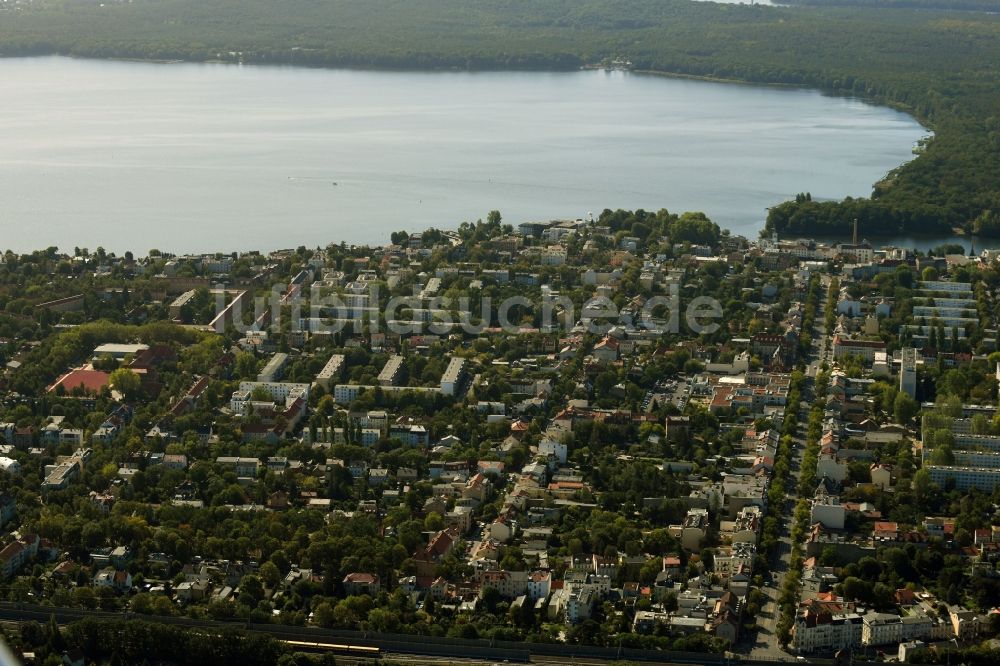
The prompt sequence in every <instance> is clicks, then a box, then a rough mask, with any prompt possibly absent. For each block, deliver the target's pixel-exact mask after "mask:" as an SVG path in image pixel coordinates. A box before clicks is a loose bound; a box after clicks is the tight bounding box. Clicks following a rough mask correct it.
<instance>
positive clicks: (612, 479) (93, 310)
mask: <svg viewBox="0 0 1000 666" xmlns="http://www.w3.org/2000/svg"><path fill="white" fill-rule="evenodd" d="M861 231H863V230H861ZM858 236H859V231H858V229H857V228H856V229H855V238H854V239H853V240H852V241H851V242H829V243H820V242H816V241H811V240H798V239H782V238H778V237H777V236H765V237H762V238H760V239H753V240H750V239H746V238H743V237H739V236H734V235H732V234H730V233H729V232H727V231H724V230H720V229H719V227H718V226H717V225H715V224H714V223H712V222H711V221H710V220H708V219H707V218H706V217H705V216H704V215H702V214H700V213H684V214H681V215H677V214H672V213H669V212H667V211H665V210H661V211H658V212H647V211H642V210H638V211H634V212H630V211H622V210H618V211H612V210H605V211H604V212H603V213H601V214H600V215H597V216H589V217H588V218H587V219H577V220H557V221H551V222H539V223H527V224H520V225H518V226H517V227H514V226H512V225H507V224H504V223H503V220H502V217H501V215H500V213H499V212H497V211H493V212H491V213H490V214H489V215H488V216H487V218H486V220H485V221H482V220H481V221H479V222H476V223H465V224H462V225H461V226H459V227H458V228H457V229H455V230H438V229H428V230H426V231H424V232H422V233H408V232H406V231H399V232H396V233H394V234H392V237H391V239H386V240H387V241H390V242H389V243H388V244H387V245H385V246H382V247H356V246H348V245H346V244H332V245H330V246H328V247H325V248H315V249H307V248H305V247H299V248H297V249H294V250H285V251H276V252H269V253H267V252H262V253H256V252H251V253H243V254H241V253H233V254H205V255H184V256H175V255H172V254H169V253H167V252H166V251H160V250H149V251H148V252H147V253H146V255H145V256H139V255H138V254H132V253H125V254H123V255H120V256H119V255H116V254H113V253H110V252H107V251H105V250H104V249H101V248H98V249H97V250H95V251H90V250H88V249H85V248H75V249H74V251H73V252H72V253H62V252H60V251H59V250H58V249H57V248H49V249H48V250H44V251H38V252H34V253H30V254H21V255H16V254H14V253H11V252H8V253H6V254H5V255H2V256H0V361H2V364H3V374H2V378H0V388H2V405H0V468H2V470H3V472H2V473H0V524H2V532H3V542H2V544H0V548H2V550H0V571H2V576H3V583H2V589H3V598H4V599H5V600H6V601H7V602H9V603H8V606H10V604H16V606H10V607H11V608H15V607H16V608H20V609H34V610H35V611H38V612H40V613H44V615H43V617H48V612H49V609H52V611H51V612H53V613H54V612H55V609H79V610H80V611H85V612H93V613H94V614H95V617H96V616H97V615H98V614H100V613H101V612H107V611H111V612H115V613H118V614H119V615H120V616H121V615H124V616H125V617H129V618H141V619H145V620H147V621H150V622H156V621H157V619H158V618H168V617H169V618H182V617H184V618H191V619H194V620H199V621H206V622H219V623H223V622H230V621H236V622H238V623H239V622H242V623H243V624H244V625H246V626H261V625H275V626H289V627H306V628H314V629H315V630H316V632H317V633H316V635H317V636H320V637H321V636H322V635H323V634H322V631H323V630H361V631H364V632H375V633H376V634H386V635H389V634H410V635H421V636H426V637H432V638H437V639H441V641H446V640H448V639H456V640H457V639H466V640H468V639H488V640H490V641H516V642H524V643H526V644H535V643H537V644H566V645H574V646H600V647H614V648H616V649H619V650H626V649H635V650H669V651H677V652H686V653H687V652H689V653H705V654H706V655H709V654H714V655H727V658H728V656H732V657H733V658H739V657H741V656H743V657H748V658H752V659H759V660H770V661H783V660H789V661H796V660H797V658H798V659H814V658H815V659H834V658H843V657H844V656H845V655H846V656H849V658H850V659H853V660H854V661H865V660H876V659H878V660H898V661H900V662H910V663H943V662H944V660H945V659H946V658H947V659H954V660H955V663H961V662H962V661H963V660H965V661H966V662H967V663H973V661H974V660H975V659H976V658H986V659H987V660H988V659H989V656H988V655H990V654H996V652H995V651H996V650H1000V647H998V646H1000V643H998V642H995V640H996V639H995V638H994V637H996V636H997V635H998V633H1000V571H998V569H997V562H998V561H1000V505H998V504H997V501H998V494H997V487H998V485H1000V414H998V412H997V398H998V396H997V387H998V383H1000V351H998V347H997V314H998V305H1000V303H998V298H997V296H998V294H1000V264H998V259H1000V252H998V251H994V250H985V251H982V252H981V253H968V254H967V253H966V251H964V250H963V248H962V246H960V245H955V246H943V247H940V248H935V249H934V250H932V251H929V252H917V251H914V250H912V249H906V248H898V247H887V248H879V247H876V246H874V245H872V244H870V243H868V242H866V241H864V240H861V239H859V237H858ZM4 608H7V606H4V607H3V608H0V611H3V612H6V611H5V610H4ZM3 617H5V618H6V619H8V620H9V619H11V618H12V617H17V615H16V612H15V614H14V615H13V616H11V615H4V616H3ZM53 617H55V616H54V615H53ZM53 622H54V621H53ZM42 624H44V623H42ZM46 631H47V630H46V629H44V627H42V626H40V625H39V624H38V623H37V622H35V621H33V620H32V621H30V622H23V623H22V627H21V631H20V632H19V633H18V632H12V631H10V630H9V629H8V630H7V633H6V639H7V641H8V643H9V644H12V645H14V646H16V647H17V649H19V650H20V651H21V654H22V656H24V657H25V658H27V659H32V658H34V657H35V656H36V652H37V656H38V657H39V658H40V657H41V656H43V655H44V654H45V653H46V652H45V651H46V650H49V651H53V650H55V652H52V653H53V654H55V653H58V654H59V655H60V656H61V657H62V658H63V660H64V662H65V663H83V662H82V661H76V660H78V659H82V657H81V656H80V654H79V649H71V648H73V645H72V644H73V640H72V639H73V638H74V637H76V638H79V636H77V635H76V634H74V633H73V632H74V627H73V625H71V626H69V627H67V628H65V629H64V630H63V634H65V635H64V636H63V639H62V642H63V643H65V645H62V646H61V647H62V649H60V650H56V648H54V647H53V644H52V640H51V635H49V638H48V639H47V638H46V636H47V634H46ZM48 631H49V634H51V633H52V630H48ZM81 631H83V630H81ZM57 633H58V632H57ZM93 642H94V641H91V643H93ZM76 647H77V648H80V647H81V646H76ZM577 654H584V653H582V652H578V653H577ZM622 654H626V653H624V652H623V653H622ZM977 655H978V656H979V657H977ZM982 655H987V656H986V657H982ZM39 663H41V661H39ZM845 663H846V662H845Z"/></svg>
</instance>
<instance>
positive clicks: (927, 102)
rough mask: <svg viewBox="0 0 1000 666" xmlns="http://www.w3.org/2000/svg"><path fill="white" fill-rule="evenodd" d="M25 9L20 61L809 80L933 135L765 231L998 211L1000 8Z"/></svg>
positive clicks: (52, 1)
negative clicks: (44, 58) (882, 169)
mask: <svg viewBox="0 0 1000 666" xmlns="http://www.w3.org/2000/svg"><path fill="white" fill-rule="evenodd" d="M17 7H18V8H15V9H8V10H5V11H0V53H2V54H3V55H7V56H11V55H43V54H63V55H71V56H81V57H96V58H124V59H146V60H168V61H169V60H188V61H226V62H243V63H274V64H286V65H302V66H318V67H354V68H379V69H463V70H489V69H521V70H570V69H577V68H580V67H583V66H593V65H599V64H602V63H603V64H611V63H617V64H619V65H622V66H628V67H630V68H632V69H636V70H643V71H650V72H659V73H666V74H674V75H681V76H690V77H703V78H710V79H722V80H735V81H745V82H749V83H759V84H784V85H795V86H808V87H812V88H817V89H819V90H822V91H824V92H827V93H831V94H839V95H850V96H856V97H860V98H863V99H865V100H868V101H871V102H875V103H881V104H887V105H891V106H893V107H894V108H897V109H900V110H903V111H905V112H907V113H909V114H911V115H913V116H914V117H915V118H916V119H917V120H918V121H920V122H921V123H922V124H924V125H925V126H927V127H929V128H931V129H933V131H934V134H935V136H934V139H933V140H932V141H930V142H928V143H927V144H926V145H922V146H921V147H920V149H919V151H918V155H917V157H916V158H915V159H914V160H911V161H910V162H908V163H906V164H903V165H901V166H900V167H899V168H897V169H895V170H893V171H892V172H891V173H889V174H887V176H886V178H884V179H883V180H881V181H880V182H879V183H876V184H875V186H874V191H873V196H872V198H869V199H848V200H845V201H843V202H832V203H818V202H814V201H805V200H801V199H802V198H800V200H797V201H790V202H785V203H783V204H781V205H780V206H778V205H776V206H775V208H774V209H772V213H771V214H770V215H769V218H768V221H767V227H766V230H767V231H768V232H770V231H778V232H781V233H825V234H838V233H848V232H849V230H850V228H851V225H852V223H853V220H854V219H855V218H857V219H859V220H860V221H861V222H862V224H863V225H864V226H865V228H866V233H867V234H868V235H871V236H875V235H879V234H880V233H881V235H893V234H899V233H949V232H951V231H952V230H953V229H962V230H965V231H969V232H971V231H973V230H974V228H975V226H976V222H975V221H976V220H977V219H980V220H981V219H983V216H984V215H985V216H986V217H987V219H989V218H990V215H991V213H990V211H997V210H1000V178H997V176H996V174H998V173H1000V114H997V112H996V109H998V108H1000V70H998V69H997V68H996V67H995V63H996V62H1000V16H993V15H988V14H982V13H971V12H962V11H955V12H947V11H933V12H931V11H917V10H911V9H905V8H898V7H895V6H893V7H850V8H846V7H822V8H821V7H796V8H775V7H761V6H748V5H717V4H712V3H695V2H690V1H689V0H612V1H610V2H598V1H597V0H575V1H574V0H550V1H549V2H544V3H541V2H533V1H528V0H500V1H497V2H486V0H406V1H405V2H404V1H403V0H369V1H368V2H358V1H357V0H290V1H289V2H285V3H281V4H272V3H266V2H263V0H245V1H242V2H235V1H233V0H209V1H208V2H195V1H194V0H156V1H155V2H152V1H145V2H134V3H119V4H114V3H105V4H104V5H101V4H100V3H96V2H73V1H70V0H39V1H38V2H35V3H32V4H30V5H26V6H21V5H18V6H17ZM626 63H627V64H626ZM775 203H776V204H778V203H779V202H775ZM994 217H995V215H994ZM978 226H979V229H978V231H980V233H984V234H990V233H991V232H992V225H982V224H980V225H978Z"/></svg>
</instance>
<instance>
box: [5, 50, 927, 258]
mask: <svg viewBox="0 0 1000 666" xmlns="http://www.w3.org/2000/svg"><path fill="white" fill-rule="evenodd" d="M0 82H2V87H3V91H4V94H3V99H4V103H3V105H0V146H2V150H0V249H7V248H9V249H13V250H15V251H25V250H33V249H38V248H44V247H46V246H50V245H56V246H59V247H61V248H62V249H64V250H72V249H73V247H74V246H79V247H88V248H90V249H92V250H93V249H94V248H96V247H97V246H103V247H105V248H106V249H108V250H113V251H118V252H121V251H124V250H126V249H131V250H133V251H136V252H140V253H145V252H146V251H147V250H149V249H151V248H158V249H161V250H164V251H172V252H187V251H217V250H218V251H222V250H226V251H229V250H247V249H262V250H268V249H276V248H287V247H296V246H299V245H306V246H310V247H313V246H316V245H325V244H327V243H330V242H338V243H339V242H341V241H346V242H347V243H376V244H382V243H386V242H388V238H389V234H390V232H392V231H394V230H400V229H406V230H408V231H417V230H422V229H424V228H426V227H428V226H432V225H433V226H440V227H444V228H450V227H455V226H457V225H458V224H459V223H461V222H462V221H466V220H468V221H475V220H476V219H478V218H485V216H486V214H487V212H488V211H490V210H492V209H499V210H500V211H501V212H502V214H503V219H504V221H505V222H510V223H513V224H517V223H519V222H523V221H528V220H545V219H553V218H576V217H584V216H586V215H587V214H588V212H591V211H592V212H594V213H595V214H598V213H599V212H600V211H601V210H602V209H604V208H619V207H621V208H645V209H647V210H655V209H659V208H668V209H669V210H671V211H676V212H681V211H685V210H703V211H705V212H706V213H707V214H708V215H709V217H711V218H712V219H713V220H714V221H716V222H718V223H719V224H720V225H721V226H723V227H728V228H730V229H732V230H733V231H734V232H735V233H740V234H744V235H747V236H750V237H755V236H756V235H757V232H758V231H759V229H760V228H761V227H762V225H763V220H764V217H765V215H766V208H767V207H768V206H771V205H773V204H775V203H778V202H780V201H782V200H785V199H787V198H790V197H793V196H794V195H795V194H796V193H797V192H803V191H809V192H811V193H812V194H813V197H814V198H818V199H826V198H830V199H833V198H842V197H844V196H847V195H852V196H866V195H868V194H869V193H870V191H871V185H872V183H874V182H875V181H877V180H879V179H880V178H881V177H882V176H883V175H885V174H886V172H888V171H889V170H891V169H892V168H894V167H896V166H897V165H899V164H901V163H903V162H905V161H907V160H909V159H912V148H913V146H914V144H915V142H916V141H917V140H918V139H920V138H921V137H923V136H925V135H926V134H927V132H926V130H925V129H923V128H922V127H921V126H920V125H919V124H917V123H916V122H915V121H914V120H913V119H912V118H910V117H909V116H907V115H905V114H903V113H899V112H897V111H893V110H891V109H888V108H883V107H876V106H872V105H869V104H865V103H863V102H861V101H858V100H855V99H846V98H838V97H828V96H824V95H822V94H820V93H818V92H815V91H809V90H799V89H782V88H768V87H756V86H747V85H736V84H722V83H711V82H705V81H694V80H685V79H673V78H666V77H659V76H651V75H641V74H635V73H628V72H606V71H591V70H588V71H579V72H562V73H534V72H532V73H522V72H477V73H466V72H375V71H352V70H324V69H297V68H288V67H259V66H254V67H241V66H237V65H223V64H187V63H185V64H154V63H138V62H114V61H96V60H75V59H69V58H62V57H43V58H9V59H0Z"/></svg>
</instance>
